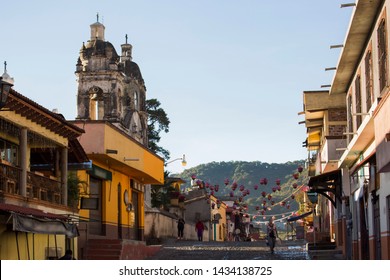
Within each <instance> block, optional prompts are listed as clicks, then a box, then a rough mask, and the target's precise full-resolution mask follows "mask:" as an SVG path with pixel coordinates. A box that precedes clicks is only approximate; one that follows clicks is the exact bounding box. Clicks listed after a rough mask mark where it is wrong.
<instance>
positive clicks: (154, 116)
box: [146, 98, 170, 160]
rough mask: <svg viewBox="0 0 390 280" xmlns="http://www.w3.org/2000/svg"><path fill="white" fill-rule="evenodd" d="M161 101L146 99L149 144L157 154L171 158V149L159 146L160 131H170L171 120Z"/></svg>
mask: <svg viewBox="0 0 390 280" xmlns="http://www.w3.org/2000/svg"><path fill="white" fill-rule="evenodd" d="M160 106H161V103H160V101H158V100H157V99H155V98H153V99H148V100H146V111H147V113H148V141H149V143H148V145H149V148H150V149H151V150H152V151H154V152H155V153H156V154H159V155H160V156H162V157H163V158H164V159H165V160H168V159H169V151H168V150H166V149H164V148H163V147H161V146H159V144H158V143H159V142H160V139H161V136H160V133H161V132H162V131H163V132H165V133H168V132H169V124H170V120H169V118H168V115H167V113H166V112H165V111H164V109H162V108H161V107H160Z"/></svg>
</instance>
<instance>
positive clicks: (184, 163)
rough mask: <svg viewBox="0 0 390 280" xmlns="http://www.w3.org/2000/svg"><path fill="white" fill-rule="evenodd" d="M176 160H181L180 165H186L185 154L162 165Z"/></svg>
mask: <svg viewBox="0 0 390 280" xmlns="http://www.w3.org/2000/svg"><path fill="white" fill-rule="evenodd" d="M177 160H181V165H182V166H186V165H187V161H186V155H184V154H183V157H180V158H175V159H173V160H170V161H168V162H166V163H165V164H164V165H165V166H167V165H168V164H170V163H172V162H174V161H177Z"/></svg>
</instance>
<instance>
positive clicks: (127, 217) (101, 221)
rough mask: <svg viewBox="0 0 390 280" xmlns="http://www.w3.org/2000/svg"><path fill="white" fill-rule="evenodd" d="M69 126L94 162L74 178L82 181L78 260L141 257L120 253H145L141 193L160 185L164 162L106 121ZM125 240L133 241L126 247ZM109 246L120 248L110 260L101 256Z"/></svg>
mask: <svg viewBox="0 0 390 280" xmlns="http://www.w3.org/2000/svg"><path fill="white" fill-rule="evenodd" d="M74 124H75V125H77V126H80V127H81V126H82V127H83V128H84V130H85V134H84V135H83V136H82V137H81V139H80V143H81V145H82V146H83V148H84V149H85V151H86V153H87V154H88V156H89V158H90V159H91V160H92V162H93V167H92V170H89V171H84V172H79V178H80V179H81V180H83V181H85V182H87V188H86V189H85V190H82V192H81V195H82V197H81V203H80V208H81V209H80V225H79V230H80V238H79V247H80V252H82V255H81V256H80V257H81V258H83V259H94V258H103V259H109V258H111V257H113V258H125V259H126V258H141V256H138V257H136V256H135V255H131V256H130V255H121V254H122V253H121V252H122V251H123V248H127V247H129V248H130V249H129V250H131V249H134V248H135V247H142V248H141V249H140V250H142V249H144V250H146V248H144V246H145V244H144V242H143V241H144V227H145V224H144V192H145V187H146V185H147V184H162V183H163V181H164V174H163V168H164V163H163V160H162V159H161V158H160V157H158V156H157V155H155V154H154V153H152V152H151V151H149V150H148V149H146V148H145V147H144V146H143V145H141V144H140V143H138V142H137V141H135V140H134V139H133V138H131V137H130V136H128V135H126V134H125V133H123V131H121V130H120V129H118V128H117V127H115V126H114V125H112V124H110V123H108V122H104V121H86V122H78V121H75V122H74ZM102 239H105V240H106V242H104V240H102ZM128 240H133V242H131V245H129V243H128V242H127V241H128ZM137 241H140V242H137ZM112 242H117V245H120V246H119V247H118V250H117V252H116V253H117V255H115V256H110V255H107V254H108V253H109V252H108V250H106V252H104V251H102V250H104V246H107V248H108V247H109V244H112ZM96 244H98V247H99V248H97V247H96ZM134 250H135V249H134ZM110 253H112V254H114V252H110Z"/></svg>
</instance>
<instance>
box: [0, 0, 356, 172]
mask: <svg viewBox="0 0 390 280" xmlns="http://www.w3.org/2000/svg"><path fill="white" fill-rule="evenodd" d="M1 2H2V3H1V6H0V7H1V11H2V12H1V17H0V26H1V27H2V28H1V36H2V39H1V43H0V60H1V61H4V60H6V61H7V63H8V66H7V70H8V73H9V74H10V75H11V76H12V77H14V79H15V86H14V89H15V90H16V91H18V92H19V93H21V94H23V95H25V96H26V97H28V98H30V99H32V100H33V101H35V102H37V103H39V104H40V105H42V106H44V107H46V108H48V109H50V110H51V109H54V108H56V109H58V111H59V113H62V114H63V115H64V116H65V117H66V118H67V119H69V120H73V119H75V117H76V93H77V85H76V76H75V74H74V72H75V69H76V66H75V65H76V62H77V58H78V55H79V50H80V48H81V46H82V44H83V42H86V41H88V40H89V38H90V24H92V23H94V22H96V14H97V13H99V15H100V22H101V23H103V24H104V25H105V27H106V29H105V38H106V40H107V41H110V42H111V43H112V44H113V45H114V47H115V48H116V50H117V52H118V53H120V45H121V44H123V43H125V35H126V34H128V37H129V43H130V44H132V45H133V61H135V62H136V63H137V64H138V65H139V67H140V69H141V72H142V75H143V78H144V80H145V84H146V88H147V98H148V99H150V98H157V99H158V100H159V101H160V102H161V107H162V108H163V109H164V110H165V111H166V112H167V114H168V116H169V118H170V121H171V124H170V131H169V133H168V134H162V140H161V142H160V144H161V145H162V146H163V147H164V148H166V149H168V150H169V151H170V152H171V158H172V159H175V158H178V157H181V156H182V154H185V155H186V159H187V162H188V164H187V167H186V168H189V167H193V166H196V165H198V164H201V163H208V162H212V161H231V160H234V161H235V160H237V161H239V160H244V161H262V162H269V163H281V162H286V161H293V160H300V159H305V158H306V157H307V152H306V149H305V148H303V147H302V142H303V141H304V140H305V138H306V130H305V127H304V125H302V124H301V125H299V124H298V123H299V122H300V121H302V120H304V117H303V116H298V112H300V111H302V108H303V106H302V102H303V98H302V97H303V96H302V93H303V91H305V90H320V89H321V85H325V84H330V83H331V82H332V79H333V75H334V72H332V71H325V68H327V67H334V66H336V65H337V61H338V58H339V55H340V50H341V49H330V46H331V45H337V44H342V43H343V42H344V37H345V34H346V32H347V29H348V25H349V21H350V17H351V14H352V12H353V8H352V7H350V8H340V4H342V3H346V2H353V1H339V0H314V1H313V0H296V1H291V0H278V1H276V0H273V1H271V0H241V1H238V0H191V1H185V0H154V1H152V0H142V1H132V0H126V1H125V0H124V1H115V0H110V1H103V0H95V1H90V0H83V1H80V0H77V1H72V0H67V1H40V0H35V1H30V0H25V1H17V0H15V1H1ZM167 168H168V170H169V171H171V172H181V171H183V170H184V168H183V167H182V166H181V165H180V162H179V161H177V162H173V163H171V164H169V165H168V167H167Z"/></svg>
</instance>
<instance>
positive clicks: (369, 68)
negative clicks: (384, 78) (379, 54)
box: [364, 51, 372, 111]
mask: <svg viewBox="0 0 390 280" xmlns="http://www.w3.org/2000/svg"><path fill="white" fill-rule="evenodd" d="M364 62H365V63H364V64H365V70H366V71H365V72H366V76H365V78H366V104H367V111H368V110H369V109H370V108H371V105H372V54H371V51H368V52H367V54H366V57H365V59H364Z"/></svg>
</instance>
